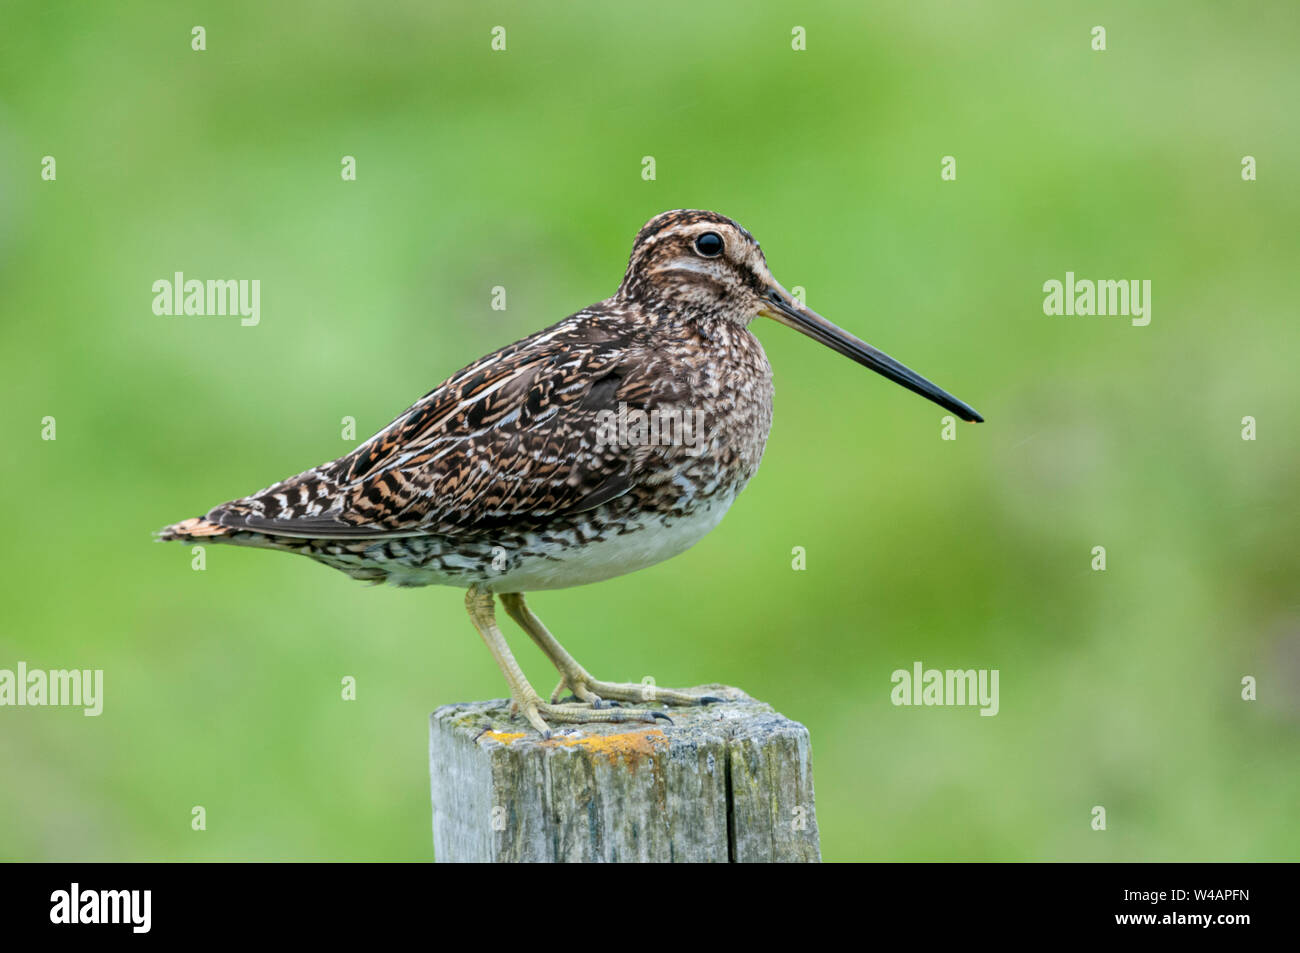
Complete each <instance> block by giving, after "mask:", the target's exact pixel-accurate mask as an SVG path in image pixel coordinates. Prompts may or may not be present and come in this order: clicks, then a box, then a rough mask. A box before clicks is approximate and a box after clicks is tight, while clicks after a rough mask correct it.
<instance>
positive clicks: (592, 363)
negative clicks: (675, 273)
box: [206, 313, 684, 539]
mask: <svg viewBox="0 0 1300 953" xmlns="http://www.w3.org/2000/svg"><path fill="white" fill-rule="evenodd" d="M583 317H584V315H583V313H579V314H578V315H575V316H574V317H573V318H570V319H568V320H567V321H565V322H561V323H560V324H558V325H556V326H555V327H553V328H549V329H547V330H546V331H543V332H539V333H538V334H536V335H533V336H532V337H531V338H525V339H524V340H522V341H519V342H517V343H516V344H512V345H510V346H509V347H506V348H503V349H502V350H500V351H498V352H496V353H495V354H490V355H488V356H487V357H485V358H483V359H482V360H480V361H478V362H476V363H474V364H471V365H470V366H469V367H466V368H464V369H463V370H461V371H459V372H458V373H457V374H455V375H454V376H453V377H451V378H450V379H449V380H447V381H446V382H445V383H444V384H442V385H441V386H439V387H437V388H436V389H434V390H433V391H430V392H429V393H428V394H426V395H425V396H424V397H423V398H421V399H420V400H419V401H418V402H416V403H415V404H414V405H413V406H412V407H411V408H409V409H408V410H407V411H406V412H405V413H403V414H402V415H401V416H399V417H398V418H397V419H396V420H394V421H393V422H392V423H391V424H389V425H388V426H387V427H386V428H384V429H383V430H382V431H380V432H379V433H378V434H376V435H375V436H373V437H371V438H370V439H369V440H367V441H366V442H365V443H363V444H362V445H361V446H359V447H358V448H357V449H356V450H355V451H353V452H352V453H350V454H348V455H347V456H345V457H342V458H340V459H339V460H336V461H334V462H333V463H328V464H324V465H322V466H320V467H316V468H315V469H313V470H309V471H307V472H305V473H301V474H298V475H297V476H295V477H291V478H289V479H288V480H285V481H282V482H281V483H278V484H276V485H275V486H272V487H269V488H268V489H266V490H263V491H261V492H259V493H257V494H254V495H253V496H250V497H246V498H244V499H242V500H234V501H232V502H230V503H226V504H223V505H222V506H219V507H217V508H216V509H214V510H213V511H212V512H210V513H209V514H207V516H206V519H208V520H209V521H212V522H215V523H219V524H221V525H224V526H229V527H232V528H245V529H251V530H254V531H257V532H262V533H268V534H274V535H284V536H304V537H312V538H322V539H328V538H387V537H392V536H411V535H424V534H430V533H433V534H442V535H457V534H462V533H469V532H476V531H491V530H492V529H493V528H494V527H497V526H500V525H503V524H506V523H510V522H514V521H519V520H527V519H530V518H542V517H554V516H557V515H561V514H569V513H578V512H582V511H583V510H586V509H591V508H593V507H595V506H598V505H600V504H601V503H604V502H607V501H609V500H611V499H614V498H616V497H618V496H620V495H621V494H623V493H626V492H627V491H628V490H629V489H631V488H632V487H633V486H635V485H636V484H637V483H638V482H639V481H641V480H643V479H645V477H646V476H647V474H649V473H652V472H655V471H657V470H659V469H661V468H662V466H664V465H668V463H669V460H670V458H671V457H673V456H674V455H676V454H677V453H679V452H680V448H676V447H673V446H645V445H630V446H629V445H621V444H620V443H619V442H618V441H616V440H615V441H610V440H609V439H608V437H609V434H608V431H607V428H606V430H605V431H602V426H601V425H602V421H605V422H607V421H608V417H605V418H602V417H601V414H602V412H607V411H608V412H613V413H617V412H618V411H619V408H620V405H622V406H623V407H624V408H626V409H628V410H635V409H640V410H649V409H651V408H652V407H653V406H662V405H674V404H676V405H678V406H680V405H682V404H683V403H684V400H683V395H682V394H681V393H674V391H675V390H678V389H679V388H680V387H682V386H684V384H683V383H682V382H680V381H677V380H675V378H674V377H673V375H665V374H663V373H662V368H656V367H655V363H656V361H657V360H658V359H657V358H656V356H655V354H654V352H653V350H652V349H651V348H649V347H645V348H642V347H637V346H633V347H629V346H628V343H629V342H628V341H627V340H626V339H621V338H619V337H618V336H617V335H616V334H615V333H614V332H613V331H612V330H611V329H609V328H607V327H603V326H602V325H601V323H600V322H599V321H598V320H583ZM656 464H658V465H656Z"/></svg>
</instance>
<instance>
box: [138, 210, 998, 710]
mask: <svg viewBox="0 0 1300 953" xmlns="http://www.w3.org/2000/svg"><path fill="white" fill-rule="evenodd" d="M759 314H767V315H769V316H772V317H775V318H776V319H777V320H780V321H782V322H783V323H786V324H790V325H791V326H795V327H797V328H798V329H799V330H801V331H803V332H804V333H806V334H808V335H809V336H811V337H814V338H815V339H817V340H821V341H822V342H823V343H826V344H828V345H830V346H831V347H833V348H835V349H836V350H839V351H841V353H845V354H847V355H848V356H849V357H851V358H853V359H854V360H857V361H859V362H860V363H863V364H865V365H867V366H869V367H872V368H873V369H875V370H878V371H880V372H881V373H884V374H886V376H889V377H891V378H893V379H895V380H897V381H898V382H899V383H902V384H903V385H904V386H906V387H908V388H909V389H912V390H915V391H917V392H918V393H922V394H923V395H925V396H927V397H929V398H930V399H932V400H935V401H936V402H938V403H941V404H943V405H944V406H946V407H948V408H949V409H951V410H953V411H954V412H956V413H958V414H959V415H961V416H963V417H964V418H965V419H968V420H978V419H979V417H978V415H977V414H975V412H974V411H972V410H971V409H970V408H969V407H967V406H966V405H965V404H962V403H961V402H960V401H957V400H956V399H955V398H952V397H951V396H950V395H947V394H945V393H943V392H942V391H940V390H939V389H938V388H936V387H934V385H932V384H930V383H929V382H928V381H925V380H924V379H922V378H919V377H917V376H916V375H915V374H913V373H912V372H911V371H908V370H907V369H906V368H903V367H902V366H901V365H898V364H896V363H894V362H892V361H891V360H890V359H889V358H887V357H885V356H884V355H881V354H880V353H879V352H877V351H874V349H871V348H869V347H868V346H867V345H865V344H863V343H862V342H860V341H858V340H857V339H856V338H853V337H852V336H851V335H848V334H847V333H846V332H843V331H841V330H840V329H838V328H835V327H834V325H831V324H830V323H829V322H826V321H825V320H824V319H822V318H820V316H818V315H816V314H815V313H813V312H811V311H809V310H807V309H806V308H803V307H802V306H800V305H798V304H796V303H794V302H793V301H792V299H791V298H790V296H789V295H788V293H787V292H785V290H784V289H783V288H781V286H780V285H779V284H777V283H776V281H775V279H773V278H772V276H771V274H770V272H769V271H768V269H767V263H766V261H765V259H764V257H763V253H762V251H761V250H760V248H759V246H758V243H757V242H756V241H754V239H753V237H752V236H751V235H750V234H749V233H748V232H746V231H745V230H744V229H743V228H741V227H740V226H739V225H737V224H736V223H735V222H732V221H731V220H730V219H727V218H725V217H724V216H721V215H718V214H716V213H714V212H705V211H674V212H665V213H663V214H661V215H658V216H656V217H655V218H653V219H651V221H650V222H649V223H647V224H646V225H645V227H644V228H642V229H641V231H640V233H638V235H637V238H636V241H635V243H634V245H633V249H632V255H631V258H630V260H629V263H628V268H627V272H626V274H625V276H624V279H623V282H622V284H621V285H620V287H619V290H618V292H617V293H616V294H615V295H614V296H613V297H611V298H608V299H606V300H605V301H602V302H600V303H599V304H595V305H592V306H591V307H589V308H586V309H584V310H582V311H579V312H578V313H576V314H574V315H571V316H570V317H568V318H565V319H564V320H563V321H561V322H559V323H558V324H556V325H553V326H552V327H550V328H547V329H546V330H544V331H540V332H538V333H537V334H534V335H531V336H530V337H527V338H524V339H523V340H521V341H518V342H516V343H514V344H511V345H509V346H507V347H504V348H502V349H501V350H499V351H496V352H494V353H492V354H489V355H487V356H486V357H484V358H481V359H480V360H478V361H476V362H475V363H473V364H471V365H469V366H468V367H466V368H464V369H462V370H461V371H458V372H457V373H456V374H454V375H452V377H450V378H449V379H448V380H447V381H445V382H444V383H443V384H441V385H439V386H438V387H437V388H435V389H434V390H432V391H430V392H429V393H428V394H426V395H425V396H424V397H422V398H421V399H420V400H419V401H417V402H416V403H415V404H414V405H413V406H412V407H410V408H409V409H408V410H407V411H405V412H404V413H403V414H402V415H400V416H399V417H397V419H395V420H394V421H393V422H392V423H391V424H389V426H387V427H386V428H384V429H383V430H382V431H380V432H379V433H378V434H376V435H375V436H373V437H371V438H370V439H369V440H367V441H366V442H365V443H363V444H361V445H360V446H359V447H357V448H356V450H354V451H353V452H352V453H349V454H348V455H346V456H344V457H341V458H340V459H338V460H334V461H331V462H329V463H325V464H322V465H321V466H318V467H314V468H312V469H311V470H307V471H305V472H303V473H300V474H298V475H296V476H293V477H289V478H288V479H286V480H282V481H281V482H279V483H277V484H275V485H273V486H271V487H268V488H267V489H265V490H262V491H259V492H258V493H254V494H252V495H250V496H246V497H243V498H241V499H237V500H232V501H231V502H229V503H223V504H221V505H220V506H217V507H215V508H213V509H212V510H210V511H209V512H208V513H207V514H206V515H204V516H203V517H197V518H194V519H189V520H185V521H183V522H181V523H177V524H175V525H173V526H169V527H167V528H166V529H164V530H162V531H161V533H160V537H161V538H162V539H168V540H194V541H201V542H204V543H208V542H228V543H234V544H237V545H244V546H254V547H259V548H268V549H280V550H286V551H291V552H299V553H302V554H304V555H307V556H309V557H311V558H313V559H316V560H318V561H320V562H323V563H325V564H327V565H330V566H334V567H335V568H338V569H341V570H343V571H344V572H346V573H348V574H349V575H351V576H353V577H355V578H359V579H368V580H374V581H387V582H390V583H393V584H395V585H408V586H409V585H429V584H446V585H460V586H464V587H466V588H468V589H469V598H468V601H467V604H468V606H469V609H470V614H471V617H472V618H473V619H474V622H475V625H476V626H477V627H478V628H479V630H480V633H481V634H483V637H484V639H485V640H486V641H487V642H488V644H489V647H490V648H492V650H493V653H494V655H495V656H496V658H497V661H498V663H499V664H501V667H502V670H503V672H504V674H505V675H506V679H507V682H509V683H510V687H511V692H512V695H513V696H514V699H515V701H516V702H517V703H518V704H519V706H520V708H521V709H522V710H523V712H524V714H525V715H526V716H527V717H528V718H529V720H530V721H531V722H532V723H533V724H534V726H536V727H537V728H538V730H539V731H543V732H545V731H546V725H545V722H544V719H543V716H545V718H549V719H551V720H561V721H592V720H601V721H610V720H626V719H629V718H650V717H655V716H660V715H661V713H659V712H655V711H634V710H628V709H612V710H611V709H609V708H603V707H601V699H602V698H605V699H617V700H621V701H645V700H647V699H646V697H645V692H644V688H643V686H641V685H639V684H638V685H619V684H611V683H605V682H597V681H596V680H595V679H592V678H591V676H590V675H588V674H587V673H586V671H585V670H584V669H582V668H581V666H579V665H578V664H577V663H576V662H575V661H574V660H573V659H572V657H571V656H569V655H568V653H567V652H564V650H563V648H561V647H560V646H559V643H558V642H555V640H554V639H553V638H552V637H551V636H550V634H549V633H548V632H546V630H545V628H544V627H542V626H541V623H540V621H539V620H537V618H536V617H535V616H533V615H532V614H531V612H529V611H528V609H527V606H526V605H525V604H524V602H523V598H522V593H524V592H527V591H533V590H536V589H550V588H562V587H566V586H573V585H581V584H583V583H587V582H594V581H597V580H600V579H605V578H609V577H611V576H614V575H619V574H621V573H625V572H631V571H634V570H636V569H640V568H644V567H645V566H648V565H652V564H653V563H655V562H659V561H661V560H663V559H666V558H669V557H671V556H673V555H676V554H677V553H679V552H681V551H683V550H685V549H686V548H688V547H689V546H691V545H692V544H694V543H695V542H696V541H698V539H699V538H700V537H702V536H703V535H704V534H705V533H707V532H708V531H709V530H710V529H712V528H713V526H714V525H716V524H717V522H718V521H719V520H720V519H721V518H722V515H723V514H724V513H725V512H726V509H727V508H728V507H729V506H730V504H731V502H732V500H733V499H734V498H735V496H736V494H737V493H739V492H740V490H742V489H743V488H744V486H745V484H746V483H747V482H748V481H749V479H750V477H752V476H753V474H754V472H755V471H756V470H757V468H758V464H759V460H760V459H761V458H762V454H763V447H764V444H765V442H766V440H767V434H768V430H769V428H770V426H771V421H772V377H771V369H770V367H769V365H768V362H767V358H766V356H765V354H764V353H763V349H762V346H761V345H760V344H759V342H758V339H757V338H756V337H754V335H753V334H752V333H751V332H750V331H749V330H748V325H749V323H750V321H751V320H752V319H753V318H754V317H755V316H757V315H759ZM637 411H640V412H643V413H645V414H647V415H657V416H656V419H658V418H663V419H669V418H670V417H671V414H672V413H673V412H677V413H679V414H680V413H683V412H684V413H691V414H698V416H697V417H694V418H693V419H698V420H699V421H700V422H701V423H702V427H701V428H700V430H699V431H698V433H697V434H696V435H695V436H696V439H695V441H694V443H693V444H689V443H688V442H686V441H684V440H682V439H678V440H677V441H675V442H674V441H672V440H669V441H662V440H656V441H647V440H644V439H641V440H629V439H619V440H611V439H610V436H611V432H610V430H609V428H608V426H607V424H608V422H609V420H610V417H611V415H612V414H622V415H623V417H624V418H626V417H627V416H628V415H632V414H634V413H635V412H637ZM677 436H678V437H679V438H681V437H683V432H682V431H681V430H680V429H679V430H678V432H677ZM494 593H495V594H498V595H500V596H501V597H502V601H503V603H504V604H505V606H506V608H507V610H508V611H510V613H511V615H512V616H514V617H515V618H516V620H517V621H519V622H520V624H521V625H522V626H523V627H524V628H525V630H526V631H528V632H529V634H530V635H531V636H532V637H533V638H534V639H535V640H536V641H537V642H538V643H539V645H541V646H542V648H543V650H544V651H546V653H547V654H548V656H549V657H550V658H551V659H552V661H553V662H554V663H555V664H556V666H557V668H559V669H560V672H561V675H562V679H561V686H560V688H559V689H557V693H558V692H559V691H560V690H561V689H563V688H564V687H566V686H567V687H568V688H570V689H571V690H572V691H573V692H574V694H575V695H576V696H577V697H578V699H579V700H580V703H579V704H577V705H557V704H550V705H547V704H544V703H542V702H541V701H540V699H539V698H538V696H537V694H536V693H535V692H534V691H533V690H532V688H531V687H530V686H529V685H528V683H527V682H526V681H525V680H524V679H523V676H522V673H521V672H519V671H518V667H517V665H515V663H514V659H513V657H512V656H510V654H509V650H508V648H506V647H505V643H504V639H503V638H502V637H501V635H500V632H499V630H498V629H497V628H496V624H495V620H494V618H493V615H492V598H493V594H494ZM552 700H553V701H554V697H553V699H552ZM654 700H658V701H665V702H668V703H688V702H695V701H699V699H697V698H693V697H691V696H686V695H682V694H680V693H672V692H662V691H661V692H659V693H658V694H657V695H656V697H655V699H654Z"/></svg>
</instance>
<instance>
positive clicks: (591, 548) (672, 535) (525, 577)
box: [482, 494, 735, 592]
mask: <svg viewBox="0 0 1300 953" xmlns="http://www.w3.org/2000/svg"><path fill="white" fill-rule="evenodd" d="M734 499H735V495H734V494H732V495H728V496H725V497H723V498H718V497H715V498H714V499H712V500H711V501H710V502H709V503H708V504H706V505H704V506H701V507H700V508H699V509H697V510H695V511H694V512H693V513H691V514H690V515H689V516H684V517H681V518H678V519H675V520H669V521H667V522H665V521H664V520H663V519H662V518H660V517H657V516H648V517H646V518H645V519H644V522H643V523H642V526H641V528H640V529H637V530H634V531H632V532H627V533H621V534H618V535H611V536H608V537H606V538H605V539H602V540H599V541H596V542H591V543H587V544H586V545H584V546H576V547H572V548H569V549H565V550H556V551H554V552H553V555H554V556H556V557H558V559H546V558H541V557H531V558H529V557H524V558H522V559H520V560H519V563H518V564H517V565H513V566H511V567H510V569H509V570H507V571H506V572H504V573H501V574H499V575H496V576H494V577H492V578H487V579H483V580H482V585H484V586H485V587H487V588H489V589H491V590H492V591H493V592H536V591H537V590H539V589H567V588H569V587H570V586H583V585H586V584H587V583H589V582H600V581H601V580H602V579H612V578H613V577H614V576H621V575H623V574H624V573H629V572H636V571H637V570H638V569H645V568H646V567H647V566H653V565H654V564H655V563H660V562H663V561H664V560H665V559H671V558H672V557H674V556H676V555H678V554H679V553H684V552H686V550H688V549H690V548H691V547H692V546H694V545H695V544H696V543H698V542H699V541H700V540H701V539H703V538H704V536H705V535H706V534H707V533H708V532H709V530H711V529H713V527H715V526H717V525H718V523H719V522H720V521H721V520H722V517H723V515H724V514H725V513H726V512H727V509H728V507H730V506H731V503H732V500H734Z"/></svg>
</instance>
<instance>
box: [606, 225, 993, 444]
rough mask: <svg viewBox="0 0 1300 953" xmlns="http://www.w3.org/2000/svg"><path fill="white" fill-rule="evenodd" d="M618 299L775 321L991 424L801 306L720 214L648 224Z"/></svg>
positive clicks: (748, 238)
mask: <svg viewBox="0 0 1300 953" xmlns="http://www.w3.org/2000/svg"><path fill="white" fill-rule="evenodd" d="M617 297H619V298H622V299H623V300H625V301H628V302H630V303H634V304H636V305H638V306H640V307H644V308H648V309H650V310H655V311H659V310H663V311H670V312H672V313H674V314H677V315H680V316H682V317H685V318H695V319H702V320H727V321H732V322H735V323H737V324H740V325H741V326H742V327H744V326H748V324H749V323H750V322H751V321H753V320H754V318H756V317H759V316H760V315H762V316H764V317H768V318H772V319H774V320H776V321H778V322H780V323H781V324H784V325H786V326H787V327H792V328H794V329H795V330H796V331H799V332H800V333H801V334H806V335H807V336H808V337H810V338H812V339H813V340H814V341H819V342H820V343H822V344H824V345H826V346H827V347H829V348H831V349H832V350H834V351H838V352H839V353H840V354H843V355H844V356H845V357H848V358H850V359H852V360H854V361H856V362H857V363H859V364H861V365H863V366H864V367H869V368H871V369H872V370H873V371H875V372H876V373H878V374H881V375H883V376H885V377H887V378H889V379H890V380H892V381H894V382H895V383H897V384H901V385H902V386H903V387H906V388H907V389H908V390H910V391H912V392H914V393H917V394H920V395H921V396H922V397H924V398H926V399H927V400H931V401H934V403H936V404H938V405H939V406H940V407H943V408H945V409H946V410H949V411H952V412H953V413H954V414H956V415H957V416H959V417H960V418H961V419H962V420H968V421H974V422H980V421H983V419H984V418H983V417H981V416H980V415H979V414H978V413H977V412H976V411H975V410H974V409H973V408H972V407H970V406H969V405H968V404H966V403H964V402H963V401H960V400H958V399H957V398H956V397H953V396H952V395H951V394H949V393H948V392H947V391H945V390H943V389H941V388H940V387H937V386H936V385H934V384H932V383H931V382H930V381H928V380H926V379H925V378H924V377H922V376H921V375H920V374H917V373H916V372H915V371H913V370H911V369H909V368H907V367H904V366H903V365H902V364H900V363H898V362H897V361H895V360H894V359H893V358H891V357H889V356H888V355H887V354H884V353H883V352H881V351H878V350H876V349H875V348H874V347H872V346H871V345H870V344H867V343H866V342H864V341H861V340H859V339H858V338H856V337H854V336H853V335H852V334H850V333H849V332H847V331H845V330H843V329H842V328H839V327H836V326H835V325H834V324H832V323H831V322H830V321H827V320H826V319H825V318H823V317H822V316H821V315H819V314H818V313H817V312H815V311H813V310H812V309H810V308H808V307H806V306H804V305H803V304H801V303H799V302H798V301H797V300H796V299H795V298H794V297H793V296H792V295H791V294H790V292H788V291H786V290H785V288H783V287H782V286H781V283H780V282H778V281H777V280H776V279H775V278H773V277H772V272H771V271H769V270H768V267H767V259H766V258H764V257H763V250H762V249H761V248H760V247H759V245H758V242H757V240H755V238H754V236H753V235H751V234H749V232H747V231H746V230H745V229H744V228H742V227H741V226H740V225H739V224H738V223H736V222H733V221H732V220H731V219H729V218H727V217H726V216H725V215H719V214H718V213H717V212H707V211H701V210H698V209H677V210H675V211H671V212H662V213H660V214H659V215H656V216H655V217H654V218H652V219H650V221H648V222H646V224H645V225H644V226H643V227H642V229H641V231H639V232H638V233H637V236H636V241H635V242H633V244H632V256H631V258H630V259H629V260H628V265H627V273H626V274H625V275H624V276H623V284H622V285H620V286H619V289H618V295H617Z"/></svg>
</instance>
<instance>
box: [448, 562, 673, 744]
mask: <svg viewBox="0 0 1300 953" xmlns="http://www.w3.org/2000/svg"><path fill="white" fill-rule="evenodd" d="M465 608H466V609H467V610H469V617H470V621H472V622H473V623H474V628H476V629H478V634H479V635H481V636H483V641H484V642H486V643H487V647H488V650H489V651H491V653H492V657H493V658H494V659H496V663H497V667H498V668H499V669H501V674H502V675H504V676H505V679H506V684H507V685H509V686H510V697H511V699H513V701H514V703H515V705H517V706H518V708H519V711H521V712H523V715H524V717H525V718H527V719H528V721H529V723H530V724H531V725H532V726H533V727H534V728H536V729H537V730H538V731H539V732H540V733H541V735H542V737H543V738H549V737H550V736H551V731H550V729H549V728H548V727H547V725H546V719H548V718H549V719H550V720H551V721H557V722H579V723H580V722H588V721H612V722H619V721H654V720H655V719H656V718H662V719H664V720H669V719H668V716H667V715H665V714H663V713H662V712H657V711H634V710H632V709H630V708H620V709H613V710H608V711H593V710H592V709H590V708H587V707H586V706H576V705H556V704H547V703H546V702H543V701H542V699H541V697H540V696H539V695H538V694H537V692H536V690H534V688H533V686H531V685H529V684H528V679H526V678H525V677H524V672H523V669H521V668H520V667H519V663H518V662H516V661H515V657H514V655H513V654H512V653H511V651H510V646H508V645H506V640H505V636H503V635H502V634H501V630H500V629H499V628H497V621H496V612H495V611H494V607H493V604H492V593H491V592H488V591H487V590H485V589H480V588H479V587H478V586H470V588H469V591H468V592H467V593H466V594H465Z"/></svg>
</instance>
